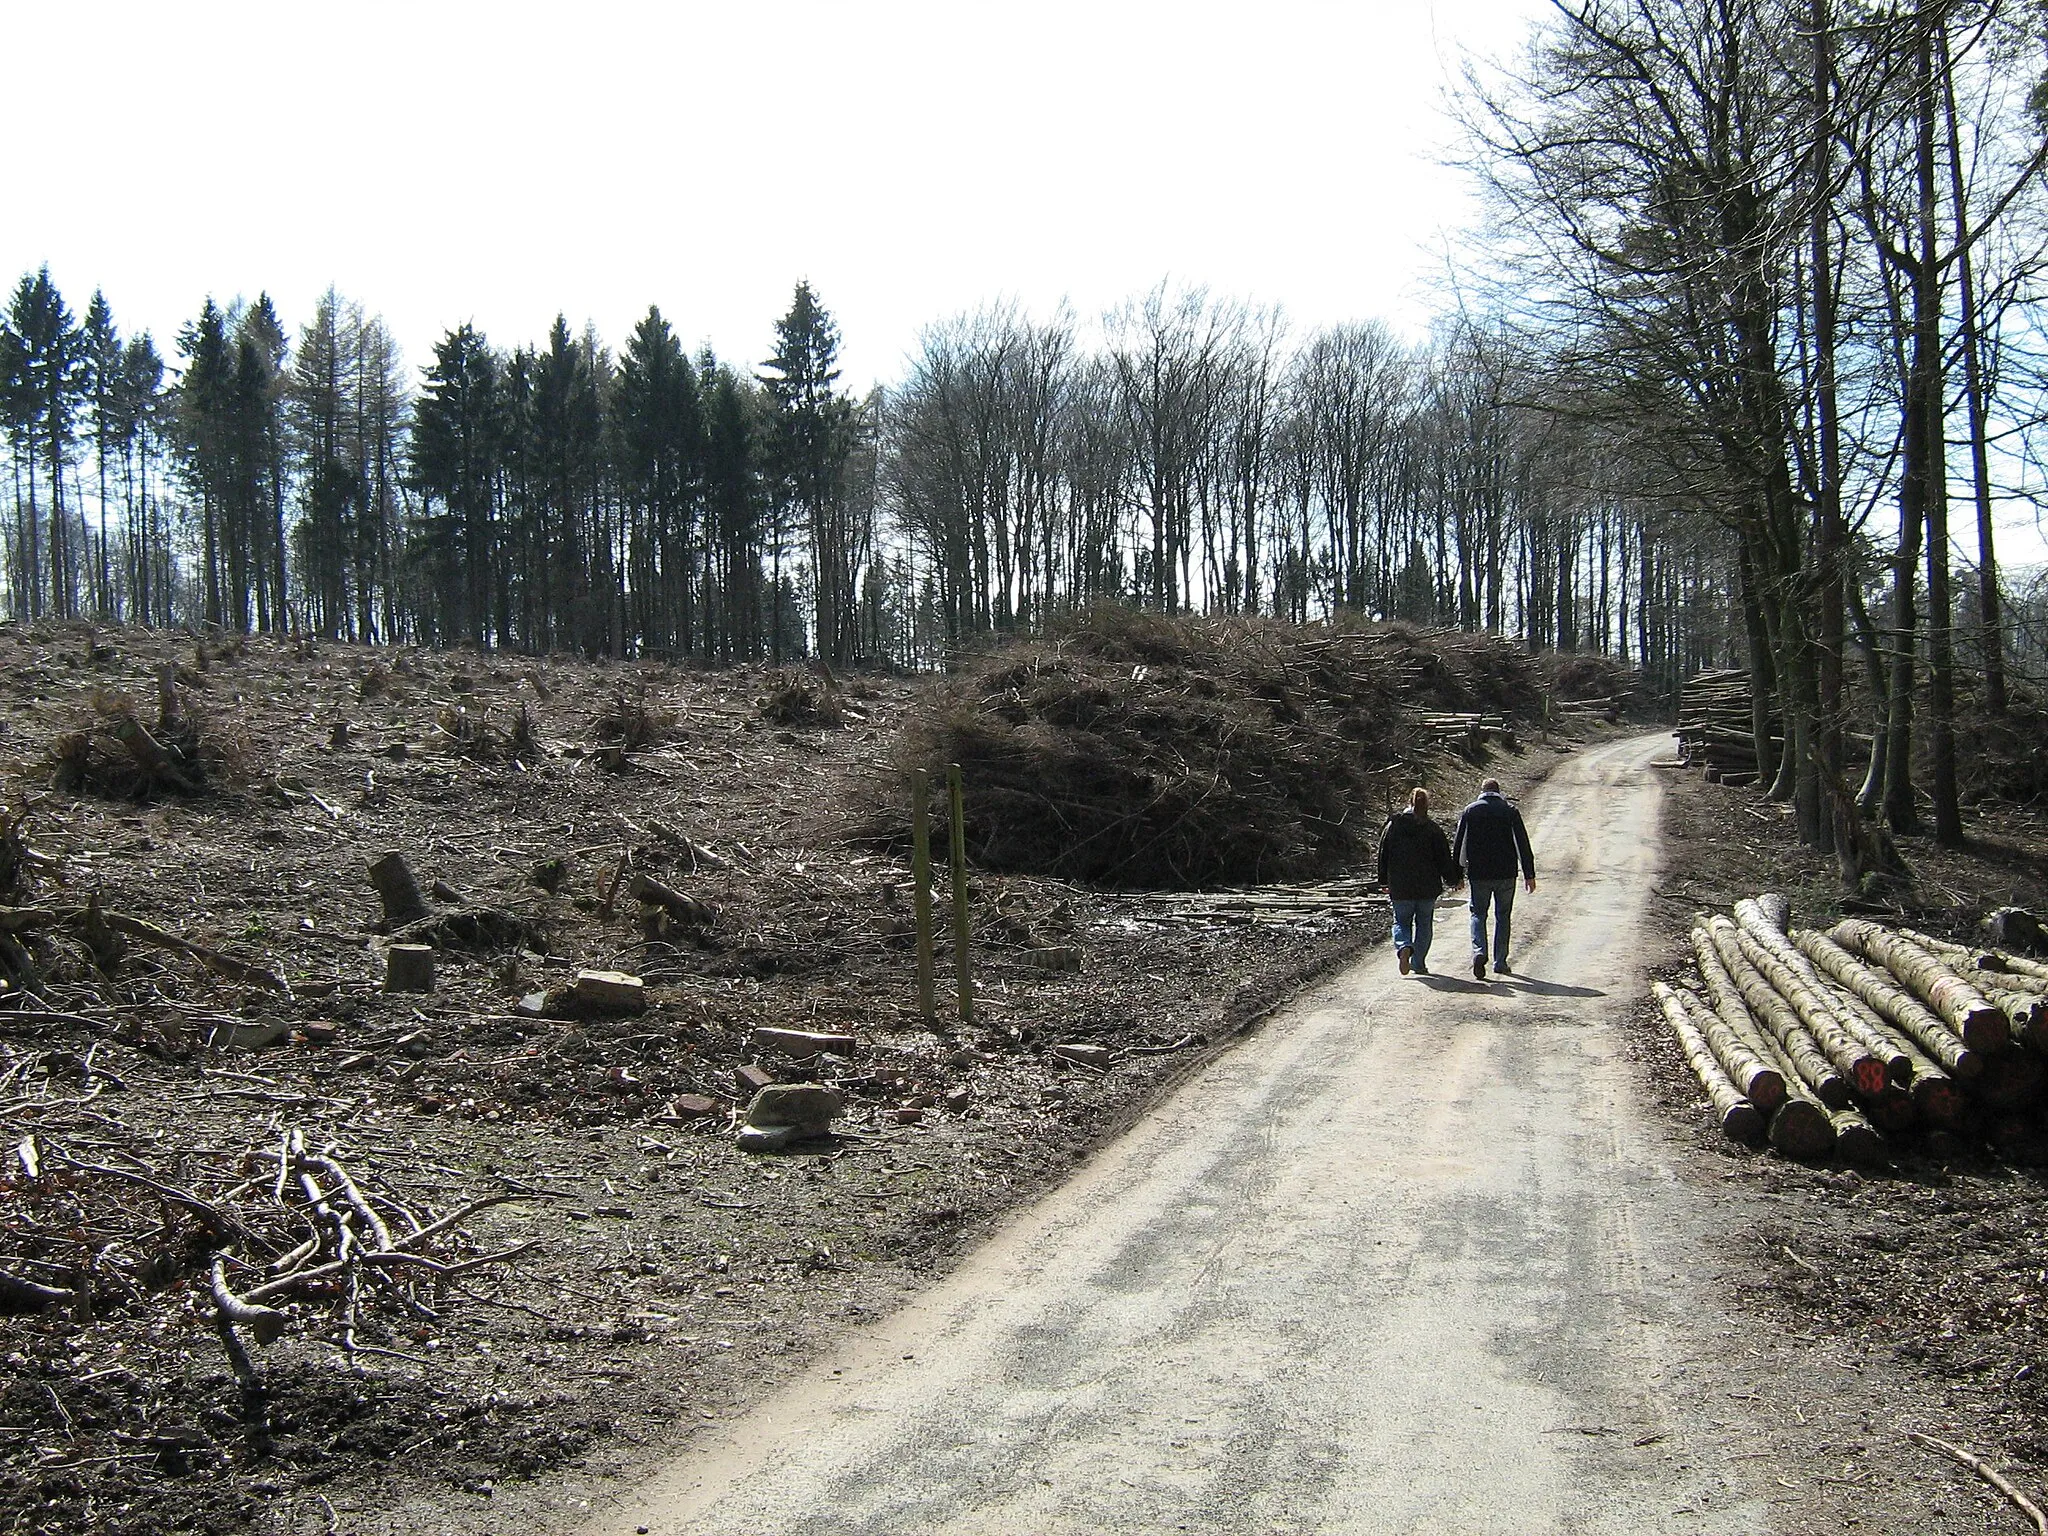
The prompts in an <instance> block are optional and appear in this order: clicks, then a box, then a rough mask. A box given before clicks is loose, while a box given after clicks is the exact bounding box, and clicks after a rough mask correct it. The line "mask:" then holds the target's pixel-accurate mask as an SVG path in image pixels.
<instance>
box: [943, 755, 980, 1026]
mask: <svg viewBox="0 0 2048 1536" xmlns="http://www.w3.org/2000/svg"><path fill="white" fill-rule="evenodd" d="M946 792H947V796H948V798H949V800H950V802H951V804H950V806H949V809H950V810H951V811H952V815H951V816H950V817H949V818H948V820H950V821H951V823H952V826H951V827H950V828H949V830H950V831H951V832H952V834H953V839H952V841H953V964H954V967H955V969H956V970H957V971H958V973H959V977H960V1022H961V1023H963V1024H972V1023H973V1022H974V962H973V958H972V956H971V955H970V954H969V951H968V946H969V945H970V944H971V943H972V942H973V939H974V929H973V925H972V924H971V922H970V921H969V919H968V914H967V820H966V817H965V816H964V815H963V814H962V812H961V804H962V797H961V793H960V765H959V764H958V763H948V764H947V765H946Z"/></svg>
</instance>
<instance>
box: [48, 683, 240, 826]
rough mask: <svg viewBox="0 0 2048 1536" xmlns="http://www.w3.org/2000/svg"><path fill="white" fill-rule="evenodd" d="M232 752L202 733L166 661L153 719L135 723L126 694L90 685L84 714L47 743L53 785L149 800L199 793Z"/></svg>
mask: <svg viewBox="0 0 2048 1536" xmlns="http://www.w3.org/2000/svg"><path fill="white" fill-rule="evenodd" d="M240 756H241V753H240V751H239V749H238V748H237V747H236V746H235V745H234V744H233V743H232V742H229V741H226V740H224V739H223V738H222V737H221V736H220V735H219V734H218V733H206V732H202V730H201V728H200V721H199V719H198V717H197V715H196V712H195V711H194V710H193V709H192V708H191V707H190V705H189V704H188V703H187V702H186V701H185V699H183V698H182V697H181V696H180V693H179V689H178V674H177V669H176V668H174V667H172V666H171V665H169V664H168V663H167V664H165V665H164V666H163V667H161V668H160V669H159V670H158V673H157V709H156V719H155V721H154V722H153V723H145V722H144V721H143V719H142V716H141V712H140V710H139V709H138V707H137V706H136V704H135V702H134V700H132V699H131V698H129V697H128V695H127V694H125V693H121V692H119V691H116V690H111V689H100V690H97V691H95V692H94V694H93V696H92V719H91V720H90V721H89V722H88V723H87V724H86V725H84V726H83V727H81V728H80V729H78V730H73V731H66V732H64V733H63V734H62V735H60V736H58V737H57V738H56V740H54V741H53V742H51V744H50V762H49V765H48V773H49V778H50V782H51V784H52V785H53V786H54V787H55V788H57V789H60V790H64V791H66V792H69V793H73V794H91V795H98V796H100V797H101V798H103V799H108V800H152V799H156V798H158V797H159V796H162V795H164V794H176V795H198V794H202V793H204V792H205V791H206V789H207V788H208V786H209V785H210V784H212V783H213V782H214V781H216V780H218V779H220V778H221V777H223V776H224V775H226V774H227V773H229V772H231V771H232V769H233V768H234V767H235V766H236V765H237V763H238V762H239V760H240Z"/></svg>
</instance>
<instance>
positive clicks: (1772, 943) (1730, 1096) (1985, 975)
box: [1655, 895, 2048, 1162]
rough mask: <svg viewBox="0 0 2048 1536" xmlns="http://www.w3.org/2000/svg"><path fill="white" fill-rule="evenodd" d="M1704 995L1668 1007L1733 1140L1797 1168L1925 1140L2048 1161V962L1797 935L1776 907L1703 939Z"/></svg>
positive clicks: (1913, 941)
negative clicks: (1951, 1140)
mask: <svg viewBox="0 0 2048 1536" xmlns="http://www.w3.org/2000/svg"><path fill="white" fill-rule="evenodd" d="M1692 948H1693V956H1694V959H1695V960H1696V961H1697V962H1698V967H1699V984H1698V987H1697V989H1695V988H1694V987H1692V986H1687V985H1678V986H1672V985H1667V984H1665V983H1663V982H1658V983H1657V984H1656V986H1655V992H1656V996H1657V1001H1658V1005H1659V1006H1660V1007H1661V1008H1662V1010H1663V1012H1664V1017H1665V1020H1666V1022H1667V1023H1668V1024H1669V1025H1670V1026H1671V1030H1672V1033H1673V1034H1674V1035H1675V1036H1676V1037H1677V1039H1678V1043H1679V1048H1680V1049H1681V1051H1683V1052H1684V1054H1685V1058H1686V1061H1687V1063H1688V1064H1689V1065H1690V1066H1691V1068H1692V1070H1693V1074H1694V1075H1695V1076H1696V1077H1697V1078H1698V1079H1699V1080H1700V1084H1701V1086H1702V1087H1703V1088H1705V1089H1706V1092H1707V1097H1708V1099H1709V1101H1710V1102H1711V1103H1712V1104H1713V1106H1714V1110H1715V1112H1716V1114H1717V1115H1718V1116H1719V1117H1720V1120H1721V1125H1722V1129H1724V1130H1725V1131H1726V1132H1727V1133H1728V1134H1729V1135H1730V1136H1732V1137H1734V1138H1736V1139H1738V1140H1743V1141H1763V1140H1768V1141H1769V1142H1770V1144H1771V1145H1772V1146H1773V1147H1775V1148H1777V1149H1778V1150H1779V1151H1780V1152H1783V1153H1785V1154H1786V1155H1788V1156H1791V1157H1797V1158H1808V1159H1811V1158H1823V1157H1827V1156H1829V1155H1830V1154H1833V1155H1837V1156H1840V1157H1843V1158H1846V1159H1848V1160H1850V1161H1855V1162H1874V1161H1878V1160H1881V1159H1882V1158H1883V1156H1884V1155H1885V1137H1887V1136H1898V1135H1903V1134H1905V1133H1908V1132H1912V1131H1914V1130H1925V1131H1928V1132H1930V1133H1940V1134H1943V1135H1947V1136H1957V1135H1964V1136H1975V1137H1982V1138H1984V1139H1988V1140H1989V1141H1990V1142H1991V1143H1992V1144H1993V1145H1994V1146H1996V1147H1997V1148H1998V1149H1999V1151H2000V1152H2001V1153H2003V1154H2004V1155H2005V1156H2007V1157H2010V1158H2013V1159H2014V1160H2016V1161H2028V1162H2033V1161H2040V1160H2042V1159H2043V1157H2044V1156H2048V1134H2044V1126H2043V1124H2042V1121H2041V1116H2040V1109H2041V1105H2042V1102H2043V1097H2044V1087H2048V963H2043V962H2041V961H2039V960H2032V959H2028V958H2026V957H2024V956H2019V955H2012V954H2004V953H2000V952H1998V951H1996V950H1986V949H1971V948H1969V947H1967V946H1965V945H1960V944H1952V943H1949V942H1947V941H1946V940H1942V939H1937V938H1933V937H1931V936H1929V935H1927V934H1924V933H1917V932H1915V931H1913V930H1912V929H1910V928H1887V927H1884V926H1882V925H1880V924H1877V923H1871V922H1864V921H1860V920H1848V921H1844V922H1840V923H1837V924H1836V925H1835V926H1834V927H1833V928H1831V929H1829V930H1828V931H1826V932H1820V931H1818V930H1815V929H1810V928H1795V927H1793V926H1791V924H1790V922H1789V911H1788V908H1787V906H1786V903H1785V900H1784V898H1783V897H1780V896H1771V895H1766V896H1760V897H1757V898H1756V899H1754V900H1749V901H1739V902H1737V903H1736V904H1735V911H1734V917H1733V919H1732V920H1731V919H1730V918H1728V917H1725V916H1721V915H1718V914H1716V915H1714V916H1711V917H1705V918H1703V919H1702V920H1701V921H1700V923H1699V924H1698V925H1697V926H1696V927H1695V928H1694V929H1693V931H1692Z"/></svg>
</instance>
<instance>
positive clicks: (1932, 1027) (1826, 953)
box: [1792, 928, 1984, 1082]
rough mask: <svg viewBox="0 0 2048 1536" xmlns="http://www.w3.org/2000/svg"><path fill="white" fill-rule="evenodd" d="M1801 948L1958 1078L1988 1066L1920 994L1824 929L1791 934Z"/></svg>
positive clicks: (1799, 931)
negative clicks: (1873, 966)
mask: <svg viewBox="0 0 2048 1536" xmlns="http://www.w3.org/2000/svg"><path fill="white" fill-rule="evenodd" d="M1792 942H1793V943H1795V944H1797V945H1798V946H1799V949H1800V952H1801V953H1802V954H1804V955H1805V956H1806V957H1807V958H1808V959H1809V960H1811V961H1813V963H1814V964H1815V965H1817V966H1818V967H1820V969H1821V970H1823V971H1825V972H1827V974H1828V975H1830V976H1832V977H1833V978H1834V979H1835V980H1836V981H1837V982H1839V983H1841V985H1842V986H1844V987H1845V988H1847V989H1848V990H1849V991H1851V992H1853V993H1855V994H1856V995H1857V996H1858V997H1860V998H1862V999H1863V1001H1864V1002H1866V1003H1868V1004H1869V1005H1870V1007H1871V1008H1872V1009H1873V1010H1874V1011H1875V1012H1877V1013H1878V1014H1879V1015H1881V1016H1882V1017H1883V1018H1884V1019H1885V1020H1887V1021H1888V1022H1889V1023H1890V1024H1892V1025H1893V1026H1894V1027H1895V1028H1897V1029H1898V1030H1899V1031H1900V1032H1901V1033H1903V1034H1904V1035H1905V1037H1906V1038H1907V1039H1908V1040H1910V1041H1911V1042H1913V1043H1914V1044H1916V1045H1917V1046H1919V1047H1920V1049H1921V1050H1923V1051H1925V1052H1926V1053H1927V1054H1928V1055H1929V1056H1932V1057H1933V1058H1934V1059H1935V1060H1936V1061H1937V1062H1939V1063H1940V1064H1941V1065H1942V1066H1943V1067H1944V1068H1945V1069H1947V1070H1948V1071H1949V1072H1952V1073H1954V1074H1955V1076H1956V1078H1957V1080H1958V1081H1961V1082H1968V1081H1969V1080H1970V1079H1971V1078H1973V1077H1975V1076H1976V1075H1977V1074H1978V1073H1980V1072H1982V1071H1983V1070H1984V1057H1983V1055H1982V1054H1981V1053H1980V1052H1977V1051H1973V1050H1971V1049H1970V1047H1969V1046H1967V1045H1965V1044H1964V1043H1963V1042H1962V1040H1960V1039H1959V1038H1958V1037H1957V1036H1956V1034H1955V1033H1954V1031H1952V1030H1951V1029H1950V1028H1949V1027H1948V1026H1947V1025H1946V1024H1944V1023H1943V1022H1942V1021H1941V1019H1940V1018H1939V1017H1938V1016H1937V1015H1936V1014H1934V1013H1932V1012H1930V1011H1929V1010H1928V1009H1927V1007H1926V1006H1925V1005H1923V1004H1922V1003H1921V1002H1920V1000H1919V999H1918V998H1916V997H1914V996H1913V995H1912V994H1911V993H1909V992H1906V991H1905V990H1904V989H1902V988H1901V987H1899V986H1898V985H1897V984H1896V983H1895V982H1893V981H1892V979H1891V978H1890V977H1888V976H1885V975H1881V974H1879V973H1878V972H1877V971H1874V970H1872V969H1871V968H1870V967H1869V966H1867V965H1864V964H1863V963H1862V962H1861V961H1859V960H1858V959H1857V958H1856V957H1855V956H1854V955H1852V954H1850V953H1849V951H1848V950H1846V949H1844V948H1842V946H1841V945H1839V944H1837V943H1836V942H1835V941H1834V940H1833V939H1831V938H1829V937H1828V936H1827V935H1826V934H1824V933H1816V932H1814V931H1813V930H1812V929H1811V928H1801V929H1797V930H1795V931H1794V933H1793V934H1792Z"/></svg>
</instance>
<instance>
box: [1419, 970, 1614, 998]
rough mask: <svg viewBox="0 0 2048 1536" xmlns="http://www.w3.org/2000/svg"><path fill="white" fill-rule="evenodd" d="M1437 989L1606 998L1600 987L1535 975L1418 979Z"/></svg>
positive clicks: (1432, 989) (1434, 973) (1537, 995)
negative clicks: (1569, 984)
mask: <svg viewBox="0 0 2048 1536" xmlns="http://www.w3.org/2000/svg"><path fill="white" fill-rule="evenodd" d="M1415 979H1416V980H1417V981H1419V982H1421V983H1422V984H1423V985H1424V986H1425V987H1428V988H1429V989H1430V990H1431V991H1434V992H1482V993H1484V992H1491V991H1493V989H1494V988H1496V987H1506V988H1508V989H1509V990H1510V991H1514V992H1525V993H1527V994H1528V995H1529V996H1531V997H1605V996H1606V995H1607V994H1606V993H1605V992H1602V991H1601V990H1600V989H1599V988H1598V987H1568V986H1566V985H1565V984H1564V983H1563V982H1561V981H1542V980H1539V979H1538V978H1536V977H1533V976H1518V975H1508V976H1491V977H1488V978H1487V979H1486V980H1485V981H1474V980H1472V979H1471V978H1470V977H1466V976H1445V975H1439V974H1438V973H1437V972H1434V971H1432V972H1430V973H1429V974H1428V975H1427V976H1418V977H1416V978H1415Z"/></svg>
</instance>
